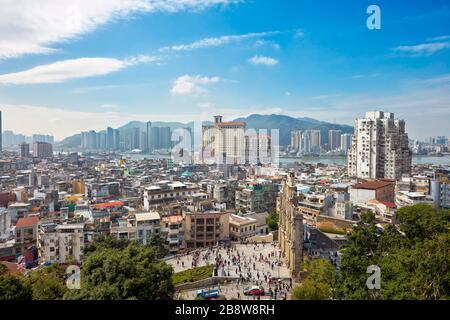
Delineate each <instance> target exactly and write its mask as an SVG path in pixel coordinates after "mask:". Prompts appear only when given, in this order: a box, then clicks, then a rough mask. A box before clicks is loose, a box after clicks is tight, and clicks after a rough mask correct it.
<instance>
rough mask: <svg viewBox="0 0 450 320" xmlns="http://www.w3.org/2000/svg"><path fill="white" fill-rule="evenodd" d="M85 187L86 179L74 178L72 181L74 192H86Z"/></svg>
mask: <svg viewBox="0 0 450 320" xmlns="http://www.w3.org/2000/svg"><path fill="white" fill-rule="evenodd" d="M85 188H86V184H85V183H84V180H73V181H72V193H75V194H84V193H85Z"/></svg>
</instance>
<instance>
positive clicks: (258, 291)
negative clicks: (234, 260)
mask: <svg viewBox="0 0 450 320" xmlns="http://www.w3.org/2000/svg"><path fill="white" fill-rule="evenodd" d="M244 294H245V295H246V296H263V295H264V294H265V291H264V288H263V287H258V286H253V287H251V288H246V289H244Z"/></svg>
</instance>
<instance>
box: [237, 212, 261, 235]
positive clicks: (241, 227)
mask: <svg viewBox="0 0 450 320" xmlns="http://www.w3.org/2000/svg"><path fill="white" fill-rule="evenodd" d="M255 234H257V230H256V219H254V218H250V217H246V216H238V215H235V214H231V215H230V238H231V240H244V239H246V238H248V237H251V236H254V235H255Z"/></svg>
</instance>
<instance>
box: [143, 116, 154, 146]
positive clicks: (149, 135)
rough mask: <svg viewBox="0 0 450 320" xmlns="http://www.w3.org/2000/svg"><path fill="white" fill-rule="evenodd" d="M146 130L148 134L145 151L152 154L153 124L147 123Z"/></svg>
mask: <svg viewBox="0 0 450 320" xmlns="http://www.w3.org/2000/svg"><path fill="white" fill-rule="evenodd" d="M145 128H146V130H145V132H146V134H147V147H146V148H145V151H147V152H152V151H153V149H152V123H151V122H150V121H147V124H146V126H145Z"/></svg>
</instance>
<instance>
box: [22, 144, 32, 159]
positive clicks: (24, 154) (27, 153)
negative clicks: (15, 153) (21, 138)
mask: <svg viewBox="0 0 450 320" xmlns="http://www.w3.org/2000/svg"><path fill="white" fill-rule="evenodd" d="M20 156H21V157H22V158H28V157H29V156H30V145H29V144H28V143H25V142H22V143H21V144H20Z"/></svg>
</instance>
